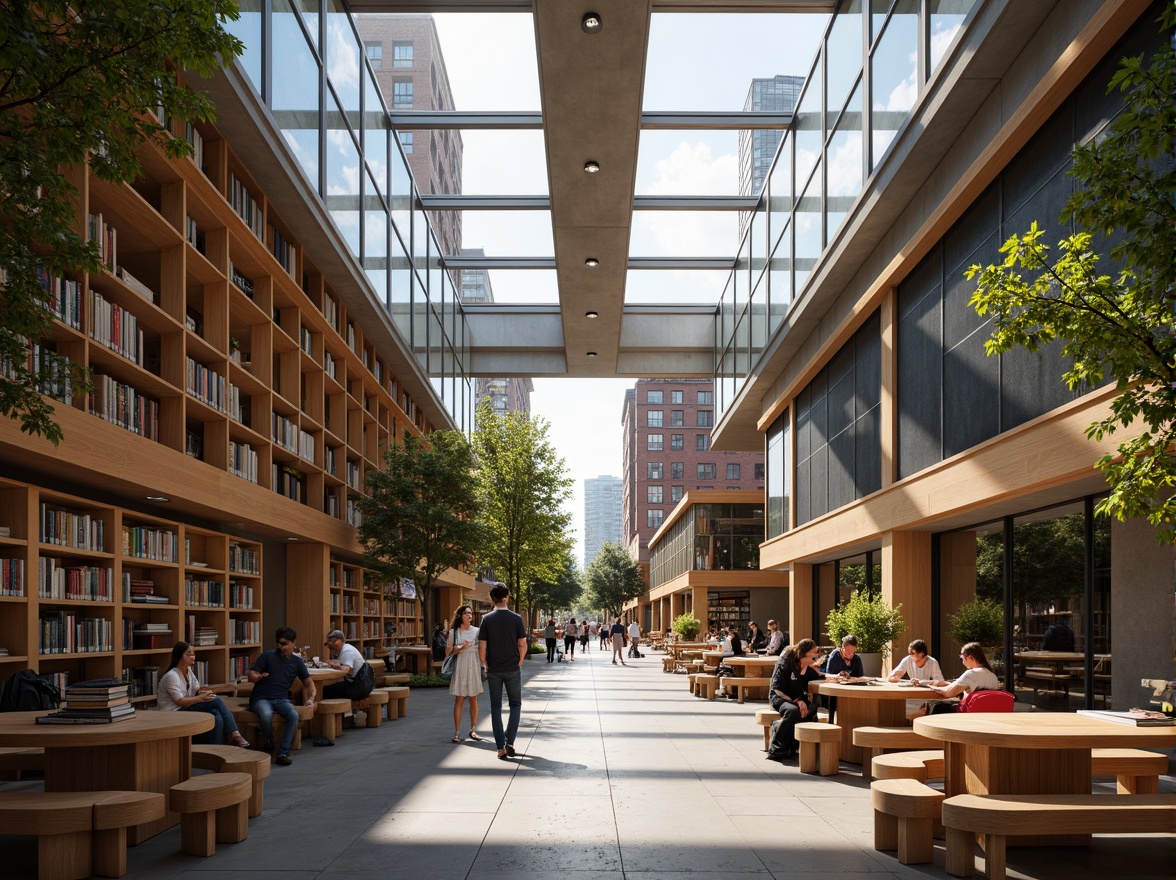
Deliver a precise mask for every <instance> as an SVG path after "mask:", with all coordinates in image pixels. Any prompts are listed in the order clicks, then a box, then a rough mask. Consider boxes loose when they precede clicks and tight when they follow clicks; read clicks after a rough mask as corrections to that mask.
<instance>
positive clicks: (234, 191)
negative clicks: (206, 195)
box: [229, 174, 265, 241]
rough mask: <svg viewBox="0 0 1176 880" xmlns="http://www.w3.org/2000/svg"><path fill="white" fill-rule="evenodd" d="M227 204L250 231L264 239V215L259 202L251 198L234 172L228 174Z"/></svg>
mask: <svg viewBox="0 0 1176 880" xmlns="http://www.w3.org/2000/svg"><path fill="white" fill-rule="evenodd" d="M229 205H230V206H232V208H233V210H234V211H235V212H236V214H237V216H238V217H240V218H241V219H242V220H244V221H245V225H246V226H248V227H249V230H250V232H252V233H253V234H254V235H256V236H257V237H258V239H260V240H261V241H265V215H264V213H263V211H262V209H261V203H260V202H258V201H257V199H255V198H253V195H252V194H251V193H250V192H249V189H248V188H247V187H246V186H245V184H244V183H242V182H241V180H240V179H239V178H238V177H237V175H235V174H230V175H229Z"/></svg>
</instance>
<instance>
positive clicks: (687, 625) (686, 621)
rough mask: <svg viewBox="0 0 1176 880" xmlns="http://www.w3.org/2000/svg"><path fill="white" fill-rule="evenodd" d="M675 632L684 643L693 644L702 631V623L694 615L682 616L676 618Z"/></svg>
mask: <svg viewBox="0 0 1176 880" xmlns="http://www.w3.org/2000/svg"><path fill="white" fill-rule="evenodd" d="M673 626H674V632H676V633H677V634H678V637H679V638H680V639H681V640H682V641H684V642H692V641H694V639H695V638H696V637H697V636H698V633H699V632H700V631H701V630H702V621H701V620H699V619H698V618H697V617H695V616H694V615H693V614H680V615H678V616H677V617H675V618H674V624H673Z"/></svg>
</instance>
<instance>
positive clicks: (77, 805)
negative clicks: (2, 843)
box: [0, 791, 100, 880]
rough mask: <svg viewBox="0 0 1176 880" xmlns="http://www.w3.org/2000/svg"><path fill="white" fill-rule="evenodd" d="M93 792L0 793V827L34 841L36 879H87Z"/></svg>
mask: <svg viewBox="0 0 1176 880" xmlns="http://www.w3.org/2000/svg"><path fill="white" fill-rule="evenodd" d="M97 794H100V792H93V791H81V792H70V791H54V792H46V791H14V792H2V793H0V828H3V829H4V833H5V834H31V835H35V836H36V838H37V878H38V880H82V878H83V877H89V876H90V862H91V845H92V841H91V829H92V828H93V822H94V800H95V795H97Z"/></svg>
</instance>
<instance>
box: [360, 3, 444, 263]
mask: <svg viewBox="0 0 1176 880" xmlns="http://www.w3.org/2000/svg"><path fill="white" fill-rule="evenodd" d="M355 24H356V28H357V29H358V30H359V35H360V38H361V39H362V40H363V48H364V52H365V53H366V54H367V57H368V61H369V62H371V65H372V69H373V71H374V72H375V75H376V82H377V83H378V84H379V87H380V91H381V93H383V95H384V101H385V103H387V105H388V108H389V109H390V110H391V111H392V112H393V113H395V112H396V111H397V110H453V109H454V106H453V92H452V91H451V90H450V88H449V75H448V74H447V73H446V71H445V55H444V54H443V53H442V51H441V43H440V41H439V40H438V37H437V25H436V23H435V22H434V21H433V16H431V15H419V14H418V15H409V14H399V13H398V14H388V13H373V14H364V15H356V16H355ZM399 136H400V146H401V148H402V149H403V150H404V157H405V158H406V159H407V160H408V166H409V168H410V169H412V176H413V179H414V180H415V181H416V185H417V189H418V190H419V191H420V192H421V193H424V194H426V195H435V194H447V193H460V192H461V191H462V190H461V162H462V140H461V132H460V131H458V130H456V129H453V130H449V129H434V130H431V131H400V132H399ZM429 224H430V225H431V226H432V227H433V231H434V233H435V234H436V235H437V239H438V243H439V244H440V245H441V250H442V252H443V253H446V254H458V253H460V252H461V211H440V212H435V213H433V215H432V216H431V217H430V218H429ZM454 281H455V282H456V281H457V279H456V278H455V279H454Z"/></svg>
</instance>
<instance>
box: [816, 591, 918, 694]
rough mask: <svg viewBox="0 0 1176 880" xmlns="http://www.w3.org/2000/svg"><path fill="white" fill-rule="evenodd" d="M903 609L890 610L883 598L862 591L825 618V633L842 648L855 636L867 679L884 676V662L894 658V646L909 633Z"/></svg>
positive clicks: (900, 606)
mask: <svg viewBox="0 0 1176 880" xmlns="http://www.w3.org/2000/svg"><path fill="white" fill-rule="evenodd" d="M901 609H902V605H901V604H899V605H896V606H895V607H894V608H891V607H890V603H889V602H887V601H886V600H885V599H884V598H882V597H881V596H871V595H870V594H869V593H867V592H866V591H865V590H858V591H856V592H855V593H854V594H853V595H851V596H850V597H849V599H848V601H846V602H845V603H844V604H843V605H841V606H840V607H839V608H834V609H833V610H832V611H830V612H829V616H828V617H827V618H825V632H827V633H828V634H829V638H830V639H832V640H833V644H835V645H840V644H841V639H842V638H843V637H844V636H848V635H855V636H857V642H858V653H859V654H861V655H862V666H863V668H864V670H865V673H866V675H872V676H879V675H881V674H882V661H883V660H884V659H886V657H887V656H888V655H889V654H890V643H891V642H892V641H894V639H895V638H897V637H898V635H899V634H900V633H902V632H903V631H904V630H905V629H906V621H904V620H903V618H902V610H901Z"/></svg>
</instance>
